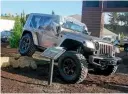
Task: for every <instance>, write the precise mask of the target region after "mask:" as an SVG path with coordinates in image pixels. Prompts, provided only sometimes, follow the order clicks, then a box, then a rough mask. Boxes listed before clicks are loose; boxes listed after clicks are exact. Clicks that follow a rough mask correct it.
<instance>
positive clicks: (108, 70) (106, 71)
mask: <svg viewBox="0 0 128 94" xmlns="http://www.w3.org/2000/svg"><path fill="white" fill-rule="evenodd" d="M117 68H118V65H116V66H112V65H111V66H108V67H107V68H105V69H100V68H95V69H94V72H95V73H96V74H98V75H104V76H109V75H112V74H114V73H115V72H116V70H117Z"/></svg>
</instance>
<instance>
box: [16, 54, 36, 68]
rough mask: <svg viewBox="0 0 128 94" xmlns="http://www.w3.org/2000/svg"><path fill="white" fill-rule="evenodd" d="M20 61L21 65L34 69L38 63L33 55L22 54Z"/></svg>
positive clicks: (21, 66)
mask: <svg viewBox="0 0 128 94" xmlns="http://www.w3.org/2000/svg"><path fill="white" fill-rule="evenodd" d="M18 61H19V67H20V68H24V67H31V68H32V69H36V68H37V65H36V63H35V61H34V60H33V58H32V57H27V56H22V57H20V58H19V59H18Z"/></svg>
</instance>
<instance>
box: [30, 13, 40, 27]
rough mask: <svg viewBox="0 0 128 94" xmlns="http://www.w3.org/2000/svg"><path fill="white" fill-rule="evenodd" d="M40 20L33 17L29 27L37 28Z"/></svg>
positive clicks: (37, 17) (35, 16)
mask: <svg viewBox="0 0 128 94" xmlns="http://www.w3.org/2000/svg"><path fill="white" fill-rule="evenodd" d="M40 18H41V16H37V15H33V16H32V20H31V22H30V27H32V28H38V26H39V20H40Z"/></svg>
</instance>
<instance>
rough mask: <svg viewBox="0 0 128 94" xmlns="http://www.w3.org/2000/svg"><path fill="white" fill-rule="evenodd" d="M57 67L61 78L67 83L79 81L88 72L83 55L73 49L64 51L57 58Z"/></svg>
mask: <svg viewBox="0 0 128 94" xmlns="http://www.w3.org/2000/svg"><path fill="white" fill-rule="evenodd" d="M58 67H59V72H60V75H61V77H62V79H63V80H64V81H66V82H68V83H80V82H82V81H83V80H84V79H85V78H86V76H87V73H88V68H87V62H86V59H85V57H84V56H83V55H82V54H79V53H77V52H74V51H67V52H65V53H64V54H63V55H62V56H61V57H60V58H59V62H58Z"/></svg>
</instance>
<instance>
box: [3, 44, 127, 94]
mask: <svg viewBox="0 0 128 94" xmlns="http://www.w3.org/2000/svg"><path fill="white" fill-rule="evenodd" d="M15 53H18V50H17V49H10V48H6V45H2V49H1V56H11V55H12V54H15ZM38 55H39V54H35V55H34V57H35V58H36V57H38V58H36V60H37V63H42V64H41V65H38V68H37V69H36V70H32V69H30V68H23V69H19V68H18V69H13V68H12V67H8V68H2V69H1V92H2V93H92V92H95V93H120V92H122V93H128V56H126V55H125V53H124V52H121V54H119V55H118V56H120V57H122V58H123V63H122V64H121V65H120V66H119V68H118V70H117V73H116V74H114V75H111V76H108V77H106V76H100V75H95V74H88V76H87V78H86V79H85V80H84V81H83V82H82V83H80V84H68V83H65V82H63V81H62V80H61V77H60V75H59V74H58V69H57V66H55V67H54V75H53V84H52V85H51V86H48V85H47V83H48V69H49V64H48V63H46V62H47V61H45V60H44V59H40V58H39V56H38Z"/></svg>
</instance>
